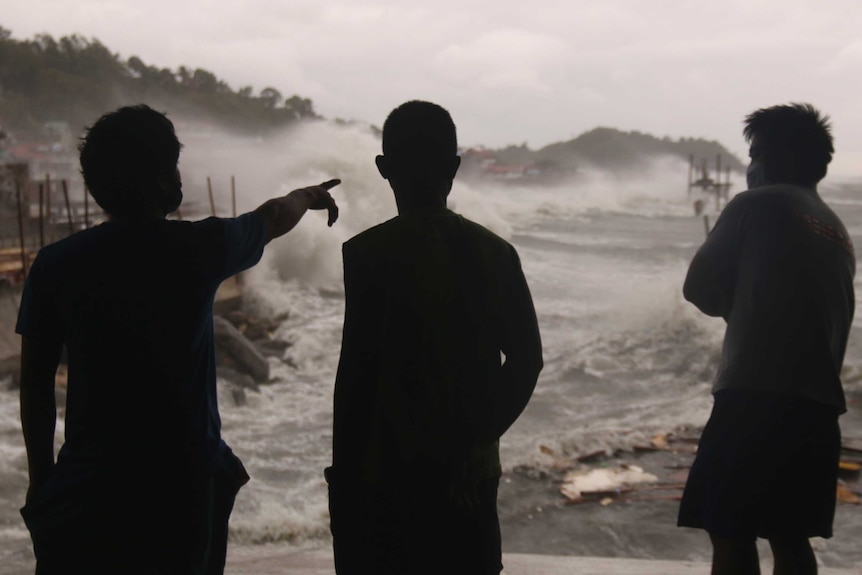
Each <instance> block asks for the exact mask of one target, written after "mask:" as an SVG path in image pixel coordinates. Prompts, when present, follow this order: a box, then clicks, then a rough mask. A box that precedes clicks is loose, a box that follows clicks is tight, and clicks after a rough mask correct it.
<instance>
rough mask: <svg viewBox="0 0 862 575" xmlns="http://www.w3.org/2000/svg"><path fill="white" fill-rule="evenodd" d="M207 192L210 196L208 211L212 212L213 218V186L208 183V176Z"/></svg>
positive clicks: (208, 180)
mask: <svg viewBox="0 0 862 575" xmlns="http://www.w3.org/2000/svg"><path fill="white" fill-rule="evenodd" d="M207 192H209V195H210V209H211V210H212V213H213V217H215V215H216V211H215V200H214V199H213V184H212V182H211V181H210V177H209V176H207Z"/></svg>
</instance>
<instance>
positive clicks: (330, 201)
mask: <svg viewBox="0 0 862 575" xmlns="http://www.w3.org/2000/svg"><path fill="white" fill-rule="evenodd" d="M340 183H341V180H339V179H337V178H336V179H334V180H328V181H326V182H323V183H322V184H320V185H318V186H311V187H308V188H305V189H306V190H308V193H309V195H310V196H311V205H310V206H309V208H308V209H310V210H326V211H327V212H328V214H329V218H328V219H327V221H326V225H328V226H330V227H332V224H334V223H335V221H336V220H338V204H336V203H335V199H334V198H333V197H332V195H330V193H329V190H331V189H332V188H334V187H335V186H337V185H338V184H340Z"/></svg>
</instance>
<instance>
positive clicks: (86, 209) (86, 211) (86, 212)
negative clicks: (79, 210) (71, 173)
mask: <svg viewBox="0 0 862 575" xmlns="http://www.w3.org/2000/svg"><path fill="white" fill-rule="evenodd" d="M84 229H87V230H89V229H90V191H89V190H88V189H87V186H84Z"/></svg>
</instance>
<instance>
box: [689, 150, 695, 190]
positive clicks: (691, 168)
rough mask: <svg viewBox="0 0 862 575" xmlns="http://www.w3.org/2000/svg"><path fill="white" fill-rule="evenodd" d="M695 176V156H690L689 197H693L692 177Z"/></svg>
mask: <svg viewBox="0 0 862 575" xmlns="http://www.w3.org/2000/svg"><path fill="white" fill-rule="evenodd" d="M693 175H694V154H689V155H688V195H689V196H691V183H692V179H691V177H692V176H693Z"/></svg>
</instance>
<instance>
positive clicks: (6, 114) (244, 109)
mask: <svg viewBox="0 0 862 575" xmlns="http://www.w3.org/2000/svg"><path fill="white" fill-rule="evenodd" d="M140 102H145V103H147V104H149V105H151V106H153V107H155V108H158V109H162V110H167V111H169V112H170V113H171V114H172V116H174V118H177V117H180V118H183V119H187V120H190V121H200V122H207V123H212V124H214V125H218V126H220V127H224V128H228V129H232V130H235V131H239V132H246V133H261V132H265V131H267V130H271V129H276V128H281V127H284V126H287V125H289V124H292V123H294V122H296V121H298V120H301V119H308V118H317V117H318V116H317V114H316V113H315V111H314V106H313V104H312V102H311V100H310V99H308V98H302V97H301V96H297V95H293V96H290V97H288V98H285V97H284V96H283V95H282V94H281V92H280V91H279V90H277V89H276V88H273V87H271V86H268V87H266V88H264V89H262V90H261V91H260V92H259V93H257V94H255V93H254V91H253V89H252V87H251V86H246V87H242V88H240V89H238V90H233V89H232V88H231V87H230V86H229V85H228V84H227V83H226V82H225V81H223V80H221V79H219V78H218V77H217V76H216V75H215V74H213V73H212V72H210V71H208V70H204V69H202V68H195V69H192V68H189V67H186V66H180V67H179V68H178V69H176V70H172V69H170V68H159V67H157V66H152V65H148V64H147V63H145V62H144V61H143V60H142V59H141V58H139V57H138V56H132V57H130V58H128V59H126V60H124V59H122V58H121V57H120V56H119V55H118V54H115V53H113V52H111V51H110V50H109V49H108V48H107V47H106V46H105V45H103V44H102V43H101V42H100V41H99V40H97V39H90V38H85V37H83V36H80V35H77V34H73V35H71V36H63V37H61V38H59V39H55V38H53V37H52V36H50V35H48V34H39V35H36V36H35V37H34V38H32V39H30V40H16V39H14V38H13V37H12V33H11V32H10V31H9V30H7V29H5V28H2V27H0V126H5V127H6V128H7V129H12V130H35V129H38V128H39V127H41V126H42V125H43V124H44V123H45V122H48V121H56V120H60V121H65V122H68V123H69V125H70V127H71V128H72V130H73V131H78V130H80V129H82V128H83V127H84V126H86V125H88V124H90V123H92V122H93V121H94V119H95V118H98V117H99V116H100V115H102V114H103V113H105V112H106V111H108V110H111V109H114V108H117V107H119V106H121V105H127V104H135V103H140Z"/></svg>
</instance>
